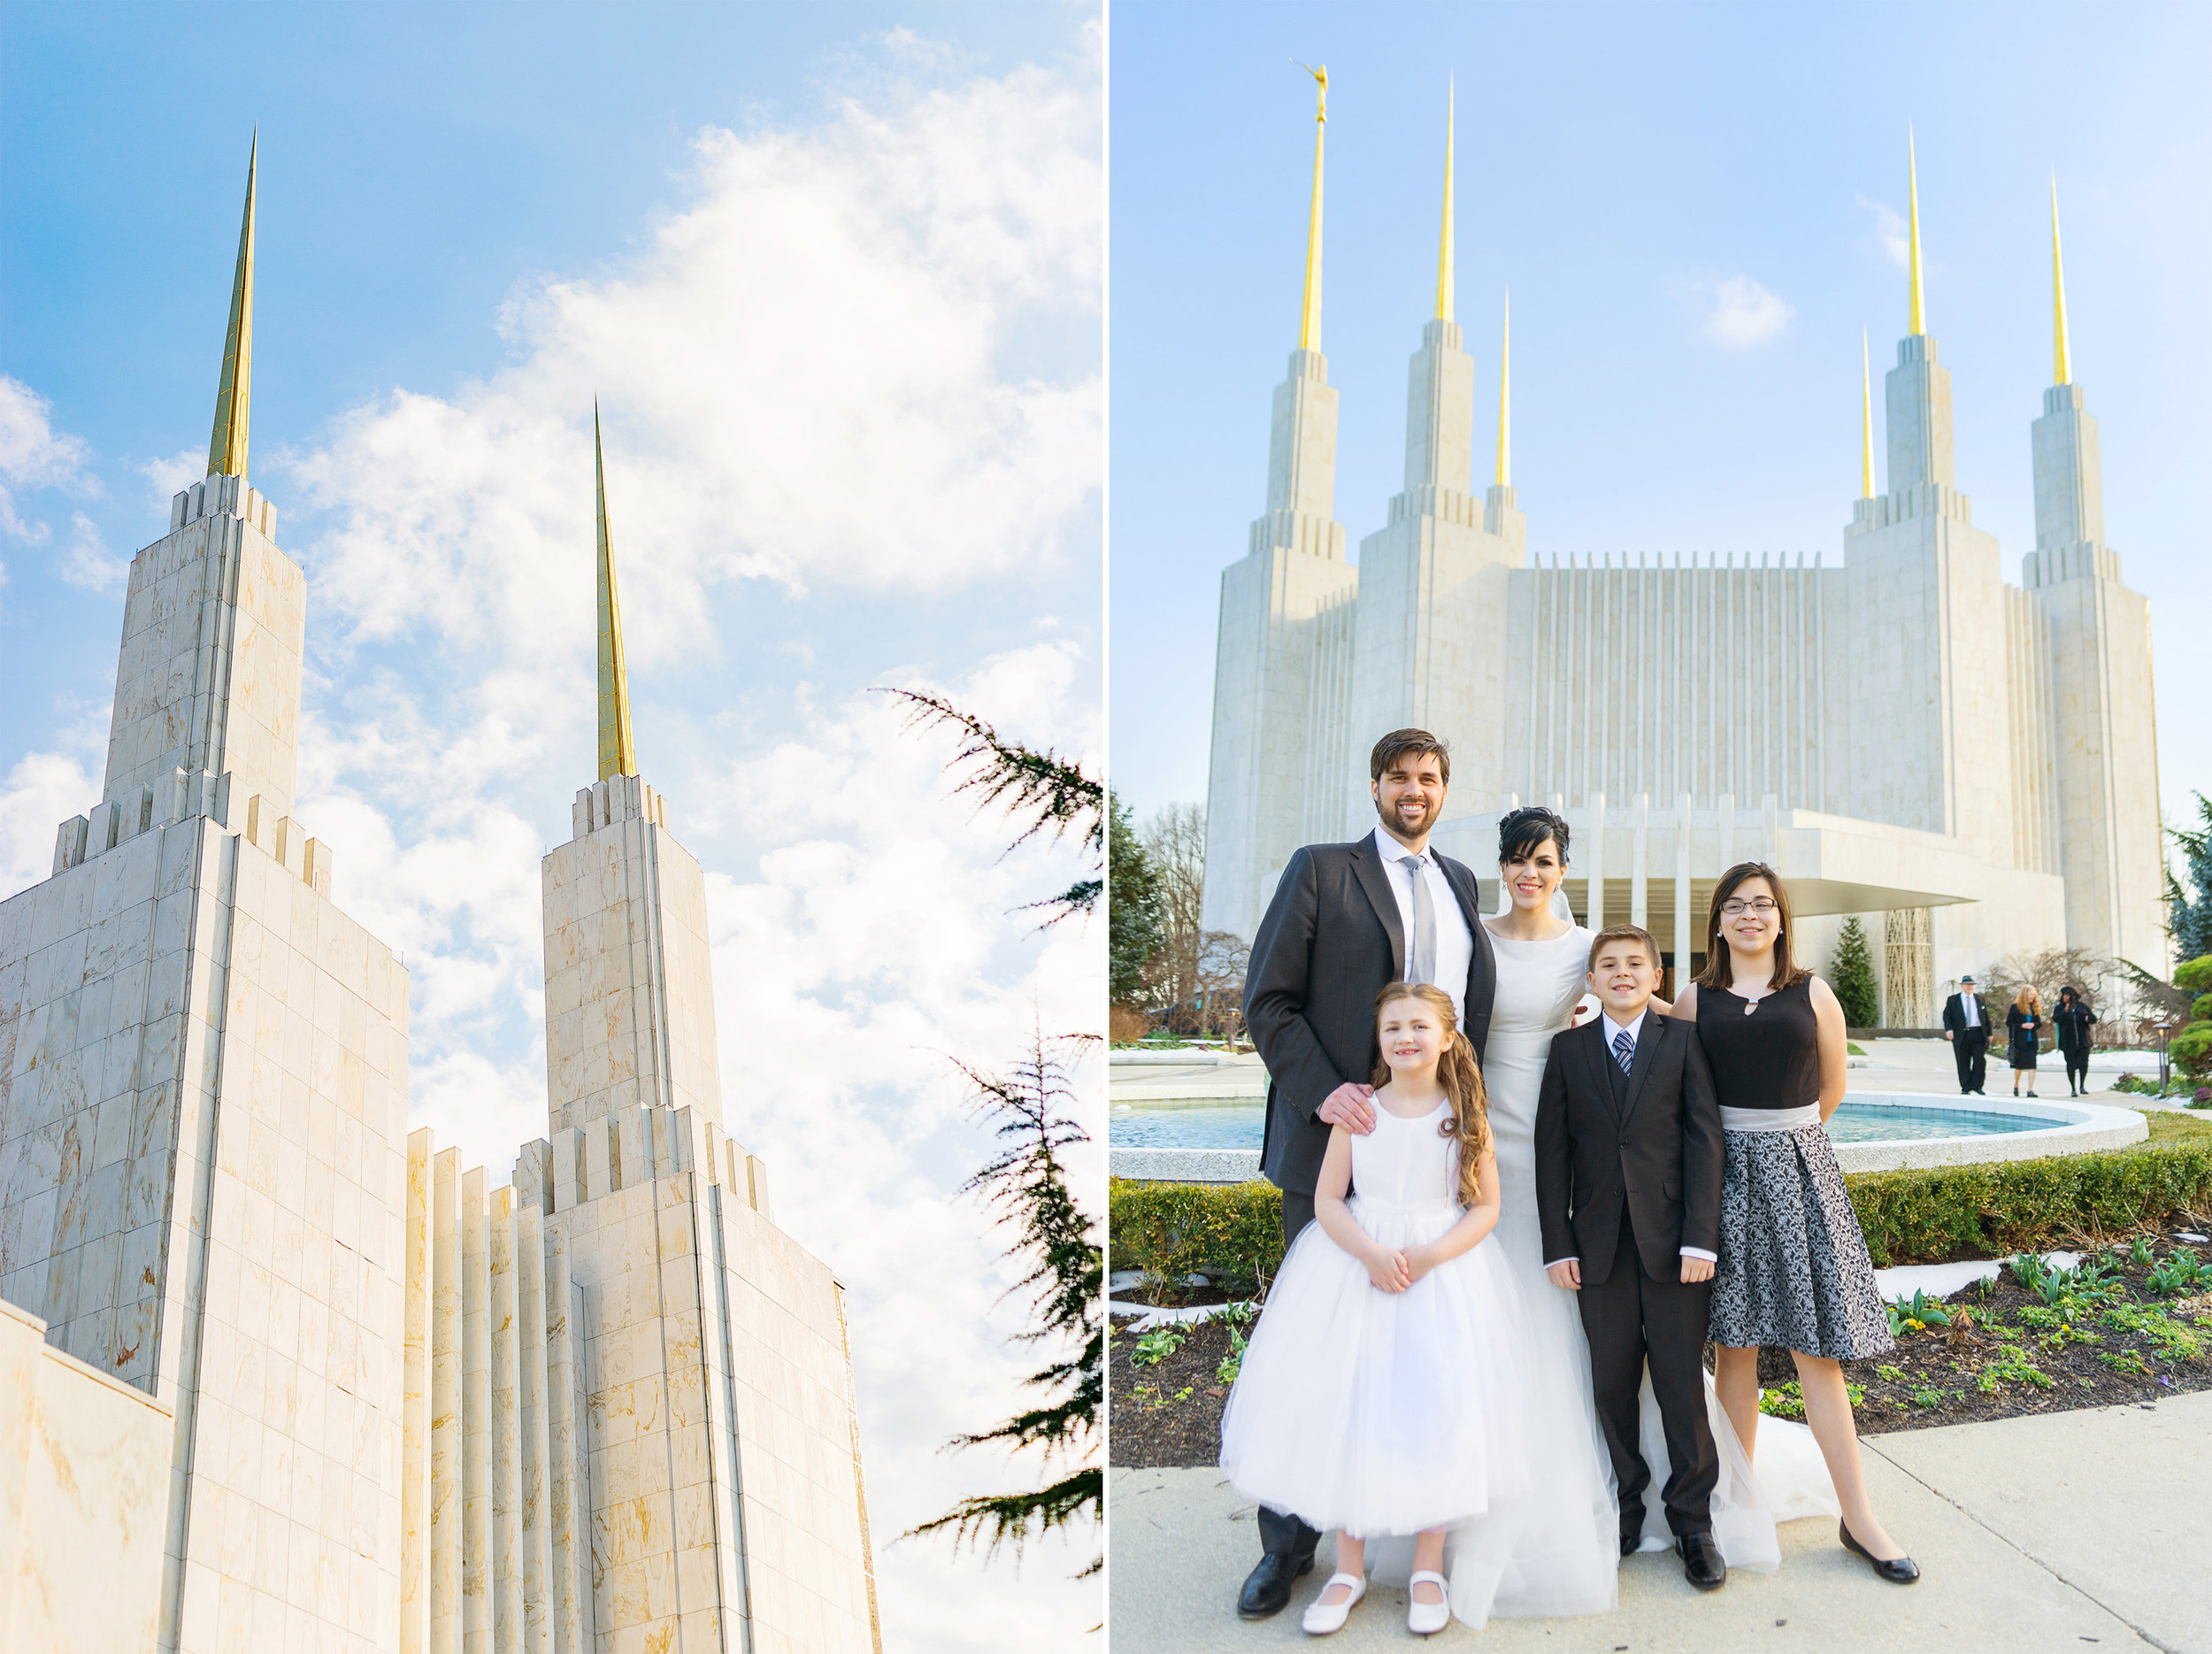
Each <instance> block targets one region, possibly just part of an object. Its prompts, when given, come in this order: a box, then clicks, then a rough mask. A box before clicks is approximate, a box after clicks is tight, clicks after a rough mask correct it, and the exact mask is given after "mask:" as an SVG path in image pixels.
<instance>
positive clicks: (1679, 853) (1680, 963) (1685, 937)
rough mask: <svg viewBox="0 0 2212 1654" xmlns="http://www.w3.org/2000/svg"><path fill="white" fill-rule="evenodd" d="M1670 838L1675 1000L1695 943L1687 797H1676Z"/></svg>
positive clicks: (1687, 974) (1687, 975) (1684, 981)
mask: <svg viewBox="0 0 2212 1654" xmlns="http://www.w3.org/2000/svg"><path fill="white" fill-rule="evenodd" d="M1674 819H1675V822H1676V828H1675V835H1674V992H1675V996H1676V997H1677V998H1679V997H1680V996H1681V994H1682V990H1683V989H1684V988H1685V987H1686V986H1687V985H1688V983H1689V981H1690V980H1691V979H1690V972H1691V968H1692V965H1693V956H1694V952H1695V950H1696V946H1697V944H1696V942H1694V941H1693V940H1692V939H1691V935H1692V933H1691V928H1690V923H1691V920H1690V795H1689V794H1687V793H1680V794H1678V795H1677V796H1676V798H1675V805H1674Z"/></svg>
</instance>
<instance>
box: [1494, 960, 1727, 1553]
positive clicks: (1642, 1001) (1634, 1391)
mask: <svg viewBox="0 0 2212 1654" xmlns="http://www.w3.org/2000/svg"><path fill="white" fill-rule="evenodd" d="M1658 987H1659V949H1658V946H1657V944H1656V943H1655V942H1653V941H1652V939H1651V937H1650V935H1649V934H1648V933H1647V932H1646V931H1644V930H1642V929H1641V928H1640V927H1637V926H1634V925H1614V926H1610V927H1607V928H1606V929H1604V930H1601V931H1600V932H1599V933H1598V934H1597V935H1596V937H1595V938H1594V939H1593V941H1592V942H1591V943H1590V990H1591V992H1593V993H1594V994H1595V995H1597V996H1598V997H1599V998H1600V999H1601V1000H1602V1001H1603V1002H1604V1010H1603V1012H1602V1013H1601V1015H1598V1016H1595V1017H1593V1018H1592V1019H1590V1020H1589V1021H1587V1022H1586V1023H1584V1024H1582V1025H1581V1026H1580V1027H1574V1028H1569V1029H1568V1030H1567V1031H1566V1032H1565V1033H1563V1034H1561V1035H1558V1036H1556V1037H1555V1039H1554V1040H1553V1041H1552V1044H1551V1057H1550V1059H1549V1060H1548V1062H1547V1063H1546V1065H1545V1067H1544V1086H1543V1091H1542V1093H1541V1095H1540V1099H1539V1101H1538V1103H1537V1107H1536V1214H1537V1221H1538V1222H1539V1224H1540V1226H1541V1227H1542V1229H1543V1235H1544V1261H1545V1267H1546V1269H1547V1270H1548V1271H1549V1273H1550V1274H1551V1278H1552V1281H1553V1284H1555V1285H1556V1286H1559V1287H1562V1288H1565V1289H1569V1290H1571V1291H1578V1292H1579V1293H1580V1295H1581V1297H1580V1302H1579V1305H1578V1307H1579V1308H1580V1310H1581V1312H1582V1329H1583V1331H1584V1332H1585V1333H1586V1334H1588V1335H1589V1339H1590V1376H1591V1381H1592V1388H1593V1389H1594V1392H1595V1396H1596V1401H1597V1412H1598V1423H1599V1426H1600V1427H1601V1429H1602V1430H1603V1431H1604V1433H1605V1445H1606V1449H1607V1450H1608V1452H1609V1453H1610V1455H1611V1456H1612V1460H1613V1477H1614V1481H1615V1482H1616V1484H1617V1487H1618V1489H1619V1493H1620V1522H1621V1555H1623V1556H1627V1555H1628V1554H1629V1553H1630V1552H1631V1551H1632V1550H1635V1549H1636V1548H1637V1546H1638V1544H1639V1543H1640V1542H1641V1540H1642V1537H1643V1527H1644V1489H1646V1488H1647V1486H1649V1485H1650V1482H1651V1467H1650V1466H1648V1465H1647V1464H1646V1463H1645V1462H1644V1456H1643V1454H1642V1452H1641V1451H1640V1449H1639V1448H1638V1445H1637V1412H1638V1402H1639V1398H1640V1392H1641V1390H1642V1388H1643V1381H1644V1369H1645V1367H1646V1365H1647V1364H1648V1366H1649V1367H1650V1370H1651V1388H1652V1392H1653V1394H1654V1395H1655V1396H1657V1397H1658V1401H1659V1418H1660V1422H1661V1423H1662V1425H1663V1427H1664V1428H1665V1432H1666V1439H1667V1485H1666V1487H1665V1488H1664V1489H1662V1497H1663V1499H1664V1500H1665V1502H1666V1511H1667V1526H1668V1527H1669V1528H1671V1530H1672V1531H1673V1533H1674V1539H1675V1549H1676V1550H1678V1552H1680V1554H1681V1557H1682V1571H1683V1573H1684V1574H1685V1575H1686V1576H1687V1578H1688V1580H1689V1581H1690V1583H1691V1584H1693V1585H1694V1586H1696V1587H1698V1589H1701V1590H1717V1589H1719V1588H1720V1587H1721V1586H1722V1585H1723V1584H1724V1583H1725V1582H1726V1581H1727V1579H1728V1565H1727V1564H1726V1563H1725V1562H1724V1561H1723V1560H1722V1559H1721V1554H1720V1548H1719V1546H1718V1545H1717V1544H1716V1543H1715V1542H1714V1540H1713V1517H1712V1512H1711V1508H1710V1507H1711V1503H1712V1497H1713V1489H1714V1488H1715V1487H1716V1486H1717V1485H1718V1483H1719V1481H1720V1458H1719V1455H1718V1453H1717V1450H1716V1449H1715V1448H1714V1445H1713V1432H1712V1427H1711V1426H1710V1425H1709V1424H1708V1423H1707V1421H1706V1416H1705V1362H1704V1355H1705V1323H1706V1311H1707V1308H1708V1306H1709V1303H1710V1300H1711V1296H1712V1290H1713V1288H1712V1278H1713V1265H1714V1262H1715V1260H1716V1258H1717V1252H1718V1249H1719V1246H1720V1183H1721V1170H1722V1165H1723V1162H1724V1158H1725V1150H1724V1143H1723V1139H1722V1136H1721V1123H1720V1104H1719V1102H1718V1100H1717V1097H1716V1096H1715V1093H1714V1090H1713V1079H1712V1074H1711V1072H1710V1071H1709V1069H1708V1068H1707V1066H1706V1064H1705V1051H1704V1048H1703V1047H1702V1046H1701V1045H1700V1044H1699V1043H1698V1037H1697V1025H1696V1024H1695V1023H1693V1022H1686V1021H1677V1020H1676V1019H1673V1018H1671V1017H1665V1016H1662V1015H1660V1014H1659V1012H1657V1011H1655V1009H1653V1008H1652V1005H1651V996H1652V995H1653V994H1654V993H1655V992H1656V991H1657V990H1658Z"/></svg>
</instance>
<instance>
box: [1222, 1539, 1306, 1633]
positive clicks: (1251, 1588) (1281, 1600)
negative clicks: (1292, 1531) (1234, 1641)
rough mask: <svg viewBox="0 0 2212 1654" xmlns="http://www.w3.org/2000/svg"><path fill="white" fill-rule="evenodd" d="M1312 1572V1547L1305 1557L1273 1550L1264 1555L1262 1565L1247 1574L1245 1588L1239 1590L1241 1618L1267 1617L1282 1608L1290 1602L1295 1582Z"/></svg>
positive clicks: (1238, 1600) (1238, 1599) (1280, 1610)
mask: <svg viewBox="0 0 2212 1654" xmlns="http://www.w3.org/2000/svg"><path fill="white" fill-rule="evenodd" d="M1312 1572H1313V1553H1312V1552H1311V1551H1308V1552H1307V1553H1306V1554H1305V1555H1304V1556H1302V1557H1294V1556H1288V1555H1285V1554H1282V1553H1279V1552H1277V1551H1272V1550H1271V1551H1269V1552H1268V1553H1267V1555H1265V1556H1263V1557H1262V1558H1260V1565H1259V1566H1257V1567H1256V1568H1254V1569H1253V1570H1252V1572H1251V1573H1248V1574H1246V1575H1245V1576H1244V1589H1242V1590H1240V1591H1239V1592H1238V1593H1237V1618H1238V1619H1267V1618H1268V1617H1269V1616H1270V1615H1271V1614H1279V1613H1280V1612H1283V1609H1284V1608H1285V1607H1286V1605H1287V1604H1289V1602H1290V1587H1291V1582H1292V1581H1294V1580H1296V1579H1297V1578H1299V1577H1300V1576H1301V1575H1302V1574H1307V1573H1312Z"/></svg>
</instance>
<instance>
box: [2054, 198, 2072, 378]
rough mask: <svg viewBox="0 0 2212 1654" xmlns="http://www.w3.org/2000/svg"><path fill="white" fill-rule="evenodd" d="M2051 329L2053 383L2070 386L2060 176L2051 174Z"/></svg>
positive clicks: (2070, 369)
mask: <svg viewBox="0 0 2212 1654" xmlns="http://www.w3.org/2000/svg"><path fill="white" fill-rule="evenodd" d="M2051 327H2052V335H2053V345H2052V349H2053V351H2054V354H2055V357H2056V358H2057V373H2058V377H2057V378H2056V379H2055V380H2053V381H2051V382H2052V383H2053V384H2057V385H2070V384H2072V383H2073V382H2074V375H2073V367H2072V364H2071V363H2070V362H2069V361H2068V360H2067V358H2066V266H2065V265H2063V264H2062V263H2061V262H2060V260H2059V256H2058V174H2057V173H2052V174H2051Z"/></svg>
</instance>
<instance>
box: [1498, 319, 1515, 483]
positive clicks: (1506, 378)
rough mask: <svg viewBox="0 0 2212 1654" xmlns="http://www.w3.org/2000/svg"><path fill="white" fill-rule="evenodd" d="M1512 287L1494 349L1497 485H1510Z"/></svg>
mask: <svg viewBox="0 0 2212 1654" xmlns="http://www.w3.org/2000/svg"><path fill="white" fill-rule="evenodd" d="M1512 433H1513V289H1512V288H1507V289H1506V294H1505V342H1504V343H1503V344H1502V345H1501V346H1500V347H1499V349H1498V486H1499V487H1500V488H1502V489H1509V488H1511V487H1512V486H1513V441H1512Z"/></svg>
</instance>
